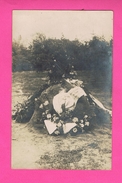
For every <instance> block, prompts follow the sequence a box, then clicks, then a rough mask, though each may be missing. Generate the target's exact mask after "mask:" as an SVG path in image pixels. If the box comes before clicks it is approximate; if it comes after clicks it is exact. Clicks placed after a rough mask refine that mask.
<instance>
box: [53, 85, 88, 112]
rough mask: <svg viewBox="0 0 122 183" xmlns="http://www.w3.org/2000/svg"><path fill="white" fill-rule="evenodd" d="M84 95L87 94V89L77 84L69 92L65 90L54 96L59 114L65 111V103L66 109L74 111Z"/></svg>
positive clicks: (54, 105) (55, 106)
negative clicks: (63, 107)
mask: <svg viewBox="0 0 122 183" xmlns="http://www.w3.org/2000/svg"><path fill="white" fill-rule="evenodd" d="M82 96H86V93H85V91H84V90H83V89H82V88H81V87H78V86H76V87H74V88H72V89H71V90H69V91H68V92H67V93H66V92H64V91H63V92H61V93H59V94H57V95H56V96H54V98H53V107H54V109H55V111H56V112H57V113H58V114H59V115H60V114H61V113H62V112H63V109H62V106H63V105H64V106H65V109H67V110H69V111H73V110H74V109H75V106H76V104H77V101H78V99H79V98H80V97H82Z"/></svg>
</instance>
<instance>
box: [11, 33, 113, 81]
mask: <svg viewBox="0 0 122 183" xmlns="http://www.w3.org/2000/svg"><path fill="white" fill-rule="evenodd" d="M12 58H13V59H12V70H13V72H16V71H49V70H50V69H52V65H53V63H54V61H55V60H56V61H57V62H58V64H59V66H60V69H62V71H64V72H67V70H68V68H69V67H70V66H71V65H73V66H74V69H75V70H80V71H88V72H93V73H95V74H96V76H97V75H99V76H101V77H102V76H103V78H105V77H110V73H111V69H112V68H111V67H112V39H111V40H110V41H109V42H108V41H106V40H105V39H104V37H97V36H93V38H92V39H91V40H90V41H86V42H83V43H82V42H80V41H79V40H78V39H75V40H73V41H70V40H69V39H66V38H64V37H63V36H62V38H61V39H52V38H48V39H47V38H46V37H45V36H44V35H42V34H37V36H36V38H35V39H34V40H33V41H32V43H31V44H30V45H29V46H28V47H26V46H24V45H23V44H22V43H21V41H13V44H12Z"/></svg>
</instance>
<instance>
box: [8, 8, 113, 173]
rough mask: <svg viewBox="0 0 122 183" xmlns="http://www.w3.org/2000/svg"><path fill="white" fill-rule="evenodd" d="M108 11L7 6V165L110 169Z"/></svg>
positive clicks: (110, 38) (110, 23) (110, 28)
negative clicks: (9, 80)
mask: <svg viewBox="0 0 122 183" xmlns="http://www.w3.org/2000/svg"><path fill="white" fill-rule="evenodd" d="M112 53H113V12H112V11H51V10H50V11H46V10H44V11H41V10H13V13H12V119H13V120H12V137H11V138H12V139H11V141H12V160H11V166H12V169H62V170H67V169H68V170H111V168H112Z"/></svg>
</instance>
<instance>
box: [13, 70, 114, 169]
mask: <svg viewBox="0 0 122 183" xmlns="http://www.w3.org/2000/svg"><path fill="white" fill-rule="evenodd" d="M46 76H47V74H46V72H43V73H42V72H40V73H37V72H32V71H31V72H15V73H13V86H12V111H14V110H15V108H14V106H15V105H16V104H17V103H18V102H19V103H22V102H23V101H24V100H26V99H27V97H28V96H30V95H33V94H34V92H36V91H37V90H38V89H39V88H40V86H41V85H42V84H44V83H45V81H46V80H47V77H46ZM78 78H79V79H81V80H83V81H84V85H85V86H86V87H87V88H88V89H89V90H90V92H91V93H92V94H93V95H94V96H96V97H97V98H98V99H99V100H100V101H101V102H102V103H103V104H104V105H105V107H107V108H108V109H111V106H112V105H111V101H112V100H111V90H110V89H108V88H107V89H106V87H103V84H102V83H99V84H100V87H99V88H97V87H94V86H93V85H92V77H91V76H90V74H89V73H85V72H82V73H78ZM111 133H112V130H111V122H110V123H109V124H108V123H107V124H106V123H105V124H104V125H97V126H96V127H95V129H94V130H92V131H90V132H89V133H84V134H80V135H78V136H75V137H73V136H69V135H68V136H59V137H54V136H49V135H48V134H47V132H46V130H45V129H42V130H35V129H33V128H29V126H28V125H27V124H21V123H16V122H15V121H13V122H12V168H18V169H82V170H109V169H111V156H112V154H111V153H112V147H111V140H112V137H111Z"/></svg>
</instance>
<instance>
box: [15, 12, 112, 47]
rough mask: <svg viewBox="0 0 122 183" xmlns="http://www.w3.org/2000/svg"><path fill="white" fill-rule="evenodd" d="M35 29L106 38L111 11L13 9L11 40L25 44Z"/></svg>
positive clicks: (49, 35)
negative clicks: (19, 40)
mask: <svg viewBox="0 0 122 183" xmlns="http://www.w3.org/2000/svg"><path fill="white" fill-rule="evenodd" d="M37 33H41V34H44V35H45V36H46V38H57V39H60V38H61V37H62V35H63V36H64V37H65V38H66V39H69V40H74V39H78V40H79V41H82V42H83V41H89V40H90V39H92V37H93V35H95V36H98V37H102V36H104V38H105V39H106V40H107V41H109V40H110V39H111V38H112V37H113V12H112V11H62V10H61V11H51V10H50V11H46V10H44V11H40V10H14V11H13V23H12V37H13V40H18V39H19V38H20V36H21V42H22V43H24V44H25V45H29V44H30V43H31V42H32V40H33V39H34V38H35V35H36V34H37Z"/></svg>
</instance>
